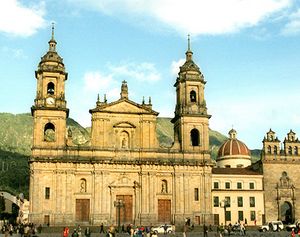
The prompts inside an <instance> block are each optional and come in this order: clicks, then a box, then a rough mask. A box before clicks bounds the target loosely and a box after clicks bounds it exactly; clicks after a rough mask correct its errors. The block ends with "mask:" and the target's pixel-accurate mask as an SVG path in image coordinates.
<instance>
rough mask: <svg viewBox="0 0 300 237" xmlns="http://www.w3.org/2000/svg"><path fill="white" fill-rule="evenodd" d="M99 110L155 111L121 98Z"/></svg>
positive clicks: (120, 111) (125, 111)
mask: <svg viewBox="0 0 300 237" xmlns="http://www.w3.org/2000/svg"><path fill="white" fill-rule="evenodd" d="M101 111H103V112H104V111H107V112H110V113H133V114H153V113H156V112H155V111H153V110H151V109H149V108H145V107H143V106H142V105H139V104H136V103H134V102H131V101H127V100H122V101H116V102H113V103H110V104H107V105H106V106H105V107H104V108H101Z"/></svg>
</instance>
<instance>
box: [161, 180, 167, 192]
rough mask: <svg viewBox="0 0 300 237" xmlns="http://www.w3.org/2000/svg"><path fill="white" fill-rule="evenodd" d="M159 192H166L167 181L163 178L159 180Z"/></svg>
mask: <svg viewBox="0 0 300 237" xmlns="http://www.w3.org/2000/svg"><path fill="white" fill-rule="evenodd" d="M161 193H168V182H167V180H165V179H163V180H162V181H161Z"/></svg>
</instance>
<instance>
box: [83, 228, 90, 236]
mask: <svg viewBox="0 0 300 237" xmlns="http://www.w3.org/2000/svg"><path fill="white" fill-rule="evenodd" d="M84 235H85V237H90V236H91V230H90V227H86V229H85V231H84Z"/></svg>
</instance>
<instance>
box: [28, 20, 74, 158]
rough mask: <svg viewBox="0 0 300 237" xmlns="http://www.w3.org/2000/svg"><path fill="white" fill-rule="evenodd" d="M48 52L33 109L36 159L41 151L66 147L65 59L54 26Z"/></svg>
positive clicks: (41, 65)
mask: <svg viewBox="0 0 300 237" xmlns="http://www.w3.org/2000/svg"><path fill="white" fill-rule="evenodd" d="M48 44H49V50H48V52H47V53H46V54H45V55H44V56H43V57H42V58H41V61H40V63H39V65H38V69H37V71H35V77H36V80H37V89H36V98H35V99H34V105H33V106H32V107H31V114H32V116H33V118H34V127H33V147H32V148H33V149H32V151H33V155H34V151H35V149H39V148H43V149H44V148H62V147H64V146H65V145H66V119H67V117H68V114H69V110H68V109H67V108H66V104H67V103H66V100H65V81H66V80H67V78H68V74H67V72H66V71H65V66H64V63H63V59H62V58H61V57H60V56H59V55H58V53H57V52H56V44H57V43H56V41H55V39H54V25H52V37H51V39H50V41H49V42H48Z"/></svg>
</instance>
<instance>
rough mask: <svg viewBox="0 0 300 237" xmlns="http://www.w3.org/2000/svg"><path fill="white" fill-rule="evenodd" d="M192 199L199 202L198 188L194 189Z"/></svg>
mask: <svg viewBox="0 0 300 237" xmlns="http://www.w3.org/2000/svg"><path fill="white" fill-rule="evenodd" d="M194 198H195V201H199V188H195V189H194Z"/></svg>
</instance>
